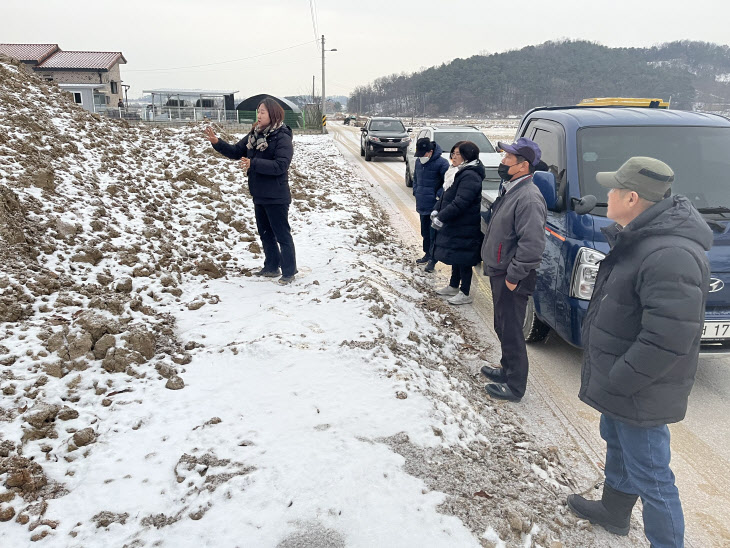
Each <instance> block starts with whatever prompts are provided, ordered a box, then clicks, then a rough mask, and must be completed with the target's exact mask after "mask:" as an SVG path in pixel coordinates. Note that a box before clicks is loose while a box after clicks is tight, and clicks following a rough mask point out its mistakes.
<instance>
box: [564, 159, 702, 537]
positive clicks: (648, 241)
mask: <svg viewBox="0 0 730 548" xmlns="http://www.w3.org/2000/svg"><path fill="white" fill-rule="evenodd" d="M596 179H597V180H598V182H599V183H600V184H601V185H603V186H604V187H608V188H610V190H609V192H608V211H607V213H606V215H607V217H609V218H610V219H612V220H614V221H616V224H614V225H611V226H610V227H608V228H606V229H604V230H603V233H604V234H605V236H606V239H607V240H608V243H609V245H610V246H611V251H610V252H609V254H608V255H607V256H606V258H605V259H603V260H602V261H601V265H600V268H599V270H598V276H597V279H596V285H595V288H594V291H593V297H592V299H591V303H590V305H589V307H588V312H587V314H586V317H585V319H584V322H583V343H584V347H585V355H584V362H583V371H582V374H581V387H580V394H579V396H580V399H581V400H583V401H584V402H585V403H587V404H588V405H590V406H591V407H593V408H594V409H597V410H598V411H600V412H601V437H603V439H604V440H606V445H607V450H606V466H605V474H606V481H605V484H604V489H603V497H602V500H600V501H588V500H586V499H584V498H583V497H581V496H579V495H570V496H569V497H568V506H569V507H570V508H571V509H572V510H573V512H574V513H576V514H577V515H578V516H580V517H582V518H585V519H589V520H590V521H591V522H593V523H597V524H598V525H601V526H602V527H604V528H606V529H607V530H608V531H610V532H612V533H616V534H620V535H626V534H628V532H629V524H630V520H631V509H632V508H633V506H634V504H635V503H636V500H637V498H638V497H639V496H640V497H641V500H642V502H643V507H644V511H643V514H644V533H645V534H646V537H647V539H649V541H650V542H651V545H652V546H653V547H655V548H664V547H670V546H671V547H678V546H683V545H684V515H683V513H682V506H681V503H680V501H679V492H678V491H677V488H676V486H675V485H674V474H672V471H671V469H670V468H669V460H670V457H671V453H670V445H669V429H668V428H667V424H668V423H674V422H678V421H681V420H682V419H683V418H684V415H685V412H686V410H687V399H688V397H689V393H690V390H691V389H692V385H693V383H694V377H695V372H696V370H697V360H698V354H699V348H700V340H701V334H702V326H703V323H704V317H705V302H706V299H707V292H708V289H709V279H710V266H709V263H708V260H707V256H706V255H705V251H707V250H708V249H710V246H711V245H712V232H711V230H710V228H709V227H708V226H707V223H706V222H705V221H704V220H703V219H702V216H701V215H700V214H699V213H698V211H697V210H696V209H695V208H694V207H693V206H692V204H691V203H690V201H689V200H687V199H686V198H684V197H682V196H670V197H667V198H663V197H664V196H665V195H667V194H668V192H669V191H670V188H671V184H672V181H673V180H674V173H673V172H672V170H671V169H670V168H669V166H667V165H666V164H665V163H663V162H661V161H659V160H655V159H654V158H646V157H635V158H631V159H629V160H628V161H627V162H626V163H625V164H624V165H622V166H621V167H620V168H619V170H618V171H615V172H604V173H598V174H597V175H596Z"/></svg>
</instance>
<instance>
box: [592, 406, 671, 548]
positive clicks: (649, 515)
mask: <svg viewBox="0 0 730 548" xmlns="http://www.w3.org/2000/svg"><path fill="white" fill-rule="evenodd" d="M601 437H602V438H603V439H604V440H606V470H605V472H606V483H607V484H608V485H610V486H611V487H613V488H614V489H616V490H617V491H621V492H622V493H630V494H633V495H639V496H640V497H641V502H642V504H643V505H644V534H645V535H646V538H647V539H648V540H649V542H651V545H652V548H669V547H671V548H682V547H683V546H684V514H683V513H682V504H681V503H680V502H679V491H678V490H677V487H676V486H675V485H674V474H673V473H672V471H671V469H670V468H669V460H670V458H671V451H670V447H669V428H667V425H666V424H663V425H661V426H653V427H649V428H642V427H639V426H632V425H630V424H627V423H625V422H621V421H618V420H616V419H612V418H611V417H607V416H606V415H601Z"/></svg>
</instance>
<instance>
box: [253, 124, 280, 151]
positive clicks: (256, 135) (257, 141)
mask: <svg viewBox="0 0 730 548" xmlns="http://www.w3.org/2000/svg"><path fill="white" fill-rule="evenodd" d="M283 125H284V123H283V122H279V123H278V124H276V125H275V126H272V125H271V124H269V125H268V126H266V127H265V128H263V129H261V130H260V129H258V127H259V126H258V124H256V125H255V126H253V129H251V133H249V134H248V143H246V148H247V149H249V150H252V149H254V148H255V149H256V150H258V151H260V152H262V151H264V150H266V149H267V148H268V147H269V143H268V141H267V140H266V139H267V138H268V137H269V135H271V134H272V133H273V132H274V131H276V130H277V129H279V128H280V127H281V126H283Z"/></svg>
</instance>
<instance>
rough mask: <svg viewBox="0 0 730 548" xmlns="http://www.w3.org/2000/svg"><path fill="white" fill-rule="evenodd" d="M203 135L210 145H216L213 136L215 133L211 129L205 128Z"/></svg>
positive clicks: (215, 139) (215, 138) (216, 139)
mask: <svg viewBox="0 0 730 548" xmlns="http://www.w3.org/2000/svg"><path fill="white" fill-rule="evenodd" d="M203 133H204V134H205V137H206V139H208V141H210V142H211V143H212V144H216V143H217V142H218V137H216V136H215V131H213V128H212V127H207V128H205V129H204V130H203Z"/></svg>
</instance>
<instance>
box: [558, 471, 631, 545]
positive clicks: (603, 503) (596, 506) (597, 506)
mask: <svg viewBox="0 0 730 548" xmlns="http://www.w3.org/2000/svg"><path fill="white" fill-rule="evenodd" d="M638 498H639V496H638V495H630V494H629V493H622V492H621V491H616V490H615V489H613V488H612V487H611V486H610V485H608V484H605V483H604V484H603V496H602V497H601V500H587V499H584V498H583V497H581V496H580V495H568V508H570V509H571V510H572V511H573V513H574V514H575V515H576V516H578V517H579V518H583V519H587V520H588V521H590V522H591V523H594V524H596V525H600V526H601V527H603V528H604V529H605V530H606V531H608V532H609V533H613V534H614V535H622V536H626V535H628V534H629V527H630V525H631V510H632V509H633V508H634V504H636V500H637V499H638Z"/></svg>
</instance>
